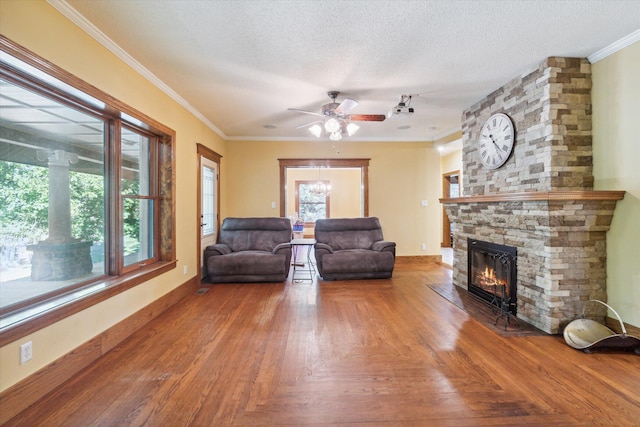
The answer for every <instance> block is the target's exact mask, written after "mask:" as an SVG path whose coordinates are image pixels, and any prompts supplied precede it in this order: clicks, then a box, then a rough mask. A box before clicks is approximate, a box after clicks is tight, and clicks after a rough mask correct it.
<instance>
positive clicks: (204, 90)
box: [50, 0, 640, 141]
mask: <svg viewBox="0 0 640 427" xmlns="http://www.w3.org/2000/svg"><path fill="white" fill-rule="evenodd" d="M50 3H51V4H53V5H54V6H56V7H57V8H59V9H60V10H61V11H63V12H64V13H65V14H67V16H70V17H72V19H74V18H73V17H74V16H75V18H78V16H77V14H80V15H81V16H82V17H84V18H86V19H87V20H88V21H89V22H90V23H91V24H88V25H87V24H86V22H85V23H84V24H82V25H83V26H84V27H85V29H88V31H89V32H90V33H93V34H100V33H102V34H101V37H100V38H99V40H101V41H102V42H103V43H105V40H108V41H107V42H106V43H105V44H106V45H109V44H110V43H111V41H112V42H113V43H115V44H116V45H117V46H119V47H120V48H121V49H122V50H124V51H125V52H126V53H127V54H128V55H130V56H131V57H132V58H134V59H135V61H137V62H138V63H139V64H141V65H142V66H143V67H144V68H146V69H147V70H148V72H149V73H150V75H152V77H153V78H154V79H157V80H158V81H160V82H161V83H162V84H163V85H165V87H166V88H169V89H170V92H171V91H172V92H174V93H175V94H177V98H178V99H179V100H180V101H181V102H182V103H183V104H184V105H186V106H188V108H190V109H191V110H192V111H195V112H196V113H197V114H198V115H199V116H200V117H202V118H204V119H205V120H206V121H208V122H209V125H210V126H211V127H212V129H214V130H215V131H216V132H218V133H219V134H220V135H221V136H222V137H223V138H225V139H228V140H244V139H251V140H255V139H258V140H259V139H265V140H280V139H287V140H291V139H293V140H304V139H308V138H309V133H308V132H307V131H306V130H305V129H304V128H302V129H296V127H297V126H300V125H302V124H305V123H307V122H309V121H310V119H309V118H310V117H313V116H308V115H305V114H300V113H296V112H293V111H288V110H287V109H288V108H298V109H304V110H310V111H317V112H320V109H321V106H322V105H323V104H326V103H327V102H329V101H330V99H329V98H328V97H327V91H330V90H337V91H340V92H341V95H340V96H339V97H338V102H340V100H341V99H343V98H344V97H349V98H353V99H355V100H357V101H359V105H358V106H357V107H355V108H354V109H353V111H352V112H353V113H354V114H386V113H387V111H388V110H389V109H390V108H392V107H393V106H395V105H396V104H397V103H398V101H399V100H400V97H401V95H414V96H413V98H412V105H411V106H412V107H413V108H414V110H415V112H414V113H413V114H412V115H407V116H404V115H401V116H394V117H392V118H389V119H387V120H385V121H384V122H381V123H378V122H365V123H361V124H362V126H361V129H360V131H359V132H358V133H357V134H356V135H355V136H354V137H350V138H349V139H352V140H379V141H389V140H398V141H431V140H434V139H437V138H440V137H443V136H446V135H448V134H451V133H453V132H455V131H457V130H459V129H460V123H461V115H462V112H463V110H464V109H465V108H467V107H469V106H471V105H472V104H473V103H475V102H477V101H478V100H480V99H482V98H483V97H484V96H486V95H488V94H489V93H491V92H492V91H493V90H495V89H497V88H498V87H500V86H502V85H503V84H505V83H506V82H508V81H509V80H511V79H512V78H514V77H516V76H518V75H520V74H523V73H526V72H529V71H531V70H533V69H534V68H535V67H536V66H537V65H538V64H539V63H540V62H541V61H543V60H544V59H545V58H547V57H549V56H570V57H589V56H591V55H593V54H596V53H599V52H601V51H602V49H605V48H607V47H609V46H611V45H612V44H614V43H617V42H619V41H620V40H621V39H624V38H625V37H627V40H629V37H631V38H632V41H633V40H638V38H639V36H638V34H640V31H638V30H639V28H638V23H639V20H638V17H640V1H634V0H630V1H621V0H607V1H577V0H567V1H540V0H535V1H524V0H521V1H513V0H503V1H482V0H470V1H465V0H457V1H444V0H442V1H439V0H438V1H436V0H432V1H402V0H393V1H375V0H368V1H338V0H335V1H333V0H332V1H327V0H323V1H317V0H308V1H305V0H282V1H278V0H264V1H260V0H248V1H244V0H234V1H220V0H218V1H201V0H198V1H191V0H182V1H167V0H145V1H106V0H102V1H86V0H68V1H67V2H64V1H58V0H50ZM69 6H71V8H69ZM74 21H76V22H79V23H81V22H82V21H84V20H83V19H74ZM96 30H97V31H96ZM104 36H106V38H105V37H104ZM406 126H409V127H408V128H407V127H406ZM311 138H313V137H311Z"/></svg>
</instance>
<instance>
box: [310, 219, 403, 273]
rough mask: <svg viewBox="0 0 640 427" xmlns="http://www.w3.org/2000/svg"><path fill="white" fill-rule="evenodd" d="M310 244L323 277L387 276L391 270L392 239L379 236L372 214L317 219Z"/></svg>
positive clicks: (393, 258)
mask: <svg viewBox="0 0 640 427" xmlns="http://www.w3.org/2000/svg"><path fill="white" fill-rule="evenodd" d="M315 238H316V244H315V246H314V250H315V257H316V266H317V268H318V273H319V274H320V276H322V278H323V279H325V280H348V279H387V278H390V277H391V275H392V273H393V267H394V264H395V256H396V244H395V242H388V241H385V240H384V239H383V236H382V227H381V226H380V221H379V220H378V218H376V217H367V218H331V219H319V220H317V221H316V225H315Z"/></svg>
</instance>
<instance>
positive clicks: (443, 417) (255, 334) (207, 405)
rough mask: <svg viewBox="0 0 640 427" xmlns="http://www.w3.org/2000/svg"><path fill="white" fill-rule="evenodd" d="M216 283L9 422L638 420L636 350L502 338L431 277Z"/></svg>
mask: <svg viewBox="0 0 640 427" xmlns="http://www.w3.org/2000/svg"><path fill="white" fill-rule="evenodd" d="M450 281H451V270H449V269H447V268H444V267H441V266H438V265H436V264H432V265H426V266H420V265H402V264H398V265H397V267H396V270H395V271H394V276H393V279H391V280H370V281H338V282H320V283H318V282H317V281H314V282H313V283H310V282H305V283H292V282H291V281H290V280H289V281H288V282H286V283H280V284H229V285H225V284H222V285H211V286H208V289H209V290H208V292H206V293H204V294H202V295H196V294H194V295H193V296H190V297H188V298H186V299H185V300H184V301H182V302H181V303H179V304H177V305H175V306H174V307H173V308H171V309H169V310H168V311H167V312H166V313H164V314H163V315H162V316H160V317H159V318H157V319H155V320H154V321H152V322H151V323H150V324H149V325H148V326H146V327H144V328H143V329H141V330H139V331H138V332H136V333H135V334H134V335H132V336H131V338H130V339H128V340H126V341H125V342H123V343H121V344H120V345H118V346H116V347H115V348H114V349H113V350H112V351H111V352H109V353H107V354H106V355H105V356H104V357H103V358H101V359H100V360H99V361H98V362H97V363H95V364H94V366H93V367H92V368H91V369H87V370H86V371H84V372H83V373H81V374H80V375H77V376H76V377H74V378H72V379H71V380H70V381H68V382H67V383H66V384H65V385H63V386H62V387H60V388H58V389H57V390H55V391H54V392H52V393H51V394H49V395H48V396H47V397H46V398H45V399H43V400H41V401H40V402H38V403H37V404H35V405H33V406H32V407H31V408H29V409H28V410H27V411H25V412H23V413H22V414H20V415H19V416H17V417H15V418H14V419H13V420H12V421H10V422H9V423H8V424H9V425H12V426H123V425H127V426H128V425H134V426H135V425H146V426H187V425H188V426H306V425H313V426H327V425H337V426H347V425H348V426H432V425H445V426H452V425H456V426H488V425H503V426H504V425H508V426H516V425H529V426H550V425H559V426H574V425H580V426H584V425H603V426H624V425H629V426H631V425H636V426H637V425H638V420H640V357H639V356H637V355H633V354H612V353H594V354H584V353H582V352H579V351H577V350H574V349H572V348H570V347H569V346H567V345H566V344H565V343H564V341H563V339H562V338H561V337H556V336H544V335H525V336H507V337H505V336H501V335H498V334H496V333H495V332H493V331H492V330H490V329H489V328H487V327H486V326H484V325H483V324H482V323H480V322H478V321H476V320H475V319H473V318H472V317H470V316H469V315H468V314H467V313H466V312H465V311H463V310H461V309H460V308H458V307H457V306H455V305H454V304H451V303H449V302H448V301H447V300H445V299H444V298H443V297H442V296H440V295H438V294H437V293H436V292H434V291H433V290H432V289H431V288H429V285H437V284H444V283H449V282H450Z"/></svg>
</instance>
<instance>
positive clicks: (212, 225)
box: [197, 144, 222, 284]
mask: <svg viewBox="0 0 640 427" xmlns="http://www.w3.org/2000/svg"><path fill="white" fill-rule="evenodd" d="M197 151H198V178H197V179H198V183H197V188H198V190H197V191H198V208H197V213H198V239H197V241H198V244H197V247H198V274H197V277H198V284H200V283H201V282H202V279H204V278H205V277H207V269H206V266H205V259H204V248H206V247H207V246H209V245H212V244H214V243H216V241H217V238H218V229H219V227H220V159H221V158H222V156H220V155H219V154H217V153H216V152H214V151H212V150H210V149H209V148H207V147H205V146H204V145H201V144H197Z"/></svg>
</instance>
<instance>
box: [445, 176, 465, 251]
mask: <svg viewBox="0 0 640 427" xmlns="http://www.w3.org/2000/svg"><path fill="white" fill-rule="evenodd" d="M459 179H460V171H454V172H449V173H445V174H443V175H442V197H444V198H445V199H449V198H453V197H460V181H459ZM452 237H453V236H452V233H451V223H450V222H449V216H447V212H446V211H445V209H444V207H443V208H442V243H441V246H442V247H443V248H451V247H453V241H452Z"/></svg>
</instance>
